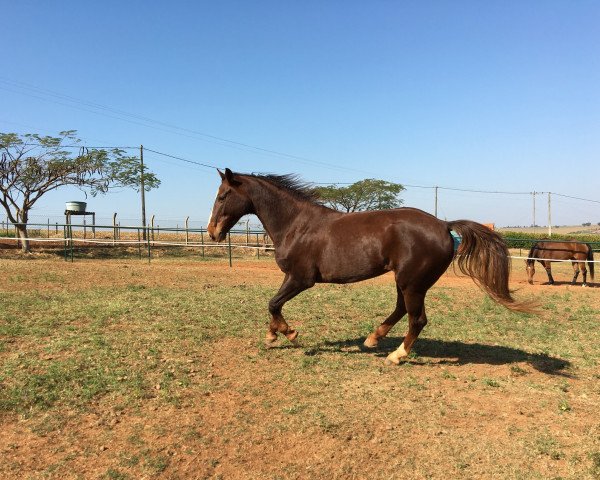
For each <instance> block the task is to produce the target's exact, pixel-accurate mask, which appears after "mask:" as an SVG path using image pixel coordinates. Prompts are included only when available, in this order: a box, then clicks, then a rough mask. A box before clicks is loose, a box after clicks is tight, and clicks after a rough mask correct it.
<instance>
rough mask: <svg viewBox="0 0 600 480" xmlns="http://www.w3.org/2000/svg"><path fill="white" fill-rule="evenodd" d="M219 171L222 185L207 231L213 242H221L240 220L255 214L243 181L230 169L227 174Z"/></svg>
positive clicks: (226, 171)
mask: <svg viewBox="0 0 600 480" xmlns="http://www.w3.org/2000/svg"><path fill="white" fill-rule="evenodd" d="M217 171H218V172H219V175H221V185H220V186H219V190H217V197H216V198H215V203H214V205H213V208H212V213H211V215H210V219H209V221H208V227H207V231H208V235H209V236H210V238H211V239H212V240H216V241H217V242H221V241H223V240H224V239H225V235H227V232H229V230H231V228H232V227H233V226H234V225H235V224H236V223H237V222H238V220H239V219H240V218H242V217H243V216H244V215H246V214H248V213H253V211H254V209H253V206H252V202H251V201H250V198H248V196H247V195H246V192H245V189H244V185H243V181H242V180H241V179H239V178H236V175H235V174H234V173H233V172H232V171H231V170H229V169H228V168H226V169H225V173H223V172H221V171H220V170H217Z"/></svg>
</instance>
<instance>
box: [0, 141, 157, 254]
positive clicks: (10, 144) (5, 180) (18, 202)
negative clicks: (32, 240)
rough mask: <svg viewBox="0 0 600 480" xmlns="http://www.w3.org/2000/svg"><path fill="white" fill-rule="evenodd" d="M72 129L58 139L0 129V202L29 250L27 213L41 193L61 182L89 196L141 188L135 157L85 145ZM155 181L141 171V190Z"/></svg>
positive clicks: (150, 173)
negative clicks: (142, 178)
mask: <svg viewBox="0 0 600 480" xmlns="http://www.w3.org/2000/svg"><path fill="white" fill-rule="evenodd" d="M76 133H77V132H76V131H75V130H67V131H64V132H60V133H59V136H58V137H50V136H41V135H38V134H36V133H28V134H24V135H18V134H16V133H0V153H1V157H0V205H2V206H3V207H4V210H6V215H7V217H8V220H9V221H10V222H12V223H13V225H14V226H15V228H16V230H17V234H18V236H19V238H20V239H21V242H22V248H23V251H24V252H28V251H29V248H30V247H29V241H28V240H27V221H28V219H29V212H30V210H31V209H32V208H33V206H34V204H35V202H37V201H38V200H39V199H40V198H41V197H42V196H43V195H44V194H45V193H48V192H50V191H52V190H55V189H57V188H59V187H62V186H66V185H74V186H77V187H79V188H81V189H82V190H84V191H85V190H89V192H90V194H91V195H92V196H96V195H97V194H98V193H106V192H108V191H109V189H110V188H111V187H132V188H135V189H137V190H138V191H139V189H140V175H139V172H140V161H139V159H138V158H136V157H131V156H126V155H125V151H124V150H121V149H116V148H115V149H87V148H85V147H82V146H81V145H80V143H81V140H79V139H78V138H77V136H76ZM159 185H160V180H159V179H158V178H157V177H156V176H155V175H154V174H153V173H152V172H150V171H147V170H146V171H145V172H144V190H150V189H152V188H157V187H158V186H159Z"/></svg>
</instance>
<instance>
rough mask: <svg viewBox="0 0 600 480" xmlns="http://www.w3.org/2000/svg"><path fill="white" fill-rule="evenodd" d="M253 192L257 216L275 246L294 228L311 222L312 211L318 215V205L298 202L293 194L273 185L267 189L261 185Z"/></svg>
mask: <svg viewBox="0 0 600 480" xmlns="http://www.w3.org/2000/svg"><path fill="white" fill-rule="evenodd" d="M253 190H254V191H253V195H252V203H253V205H254V210H255V214H256V216H257V217H258V218H259V220H260V221H261V223H262V224H263V226H264V227H265V230H266V231H267V233H268V234H269V237H271V239H272V240H273V244H274V245H275V246H278V245H279V244H280V243H281V242H282V241H283V238H284V237H285V235H286V233H287V232H288V231H289V229H290V228H292V226H294V225H296V224H297V223H298V222H301V221H309V220H310V218H311V215H310V213H311V210H313V209H314V210H315V215H317V214H318V213H317V210H318V209H319V206H318V205H314V204H312V203H310V202H303V201H302V200H298V199H296V198H294V196H293V195H292V194H290V193H287V192H285V191H281V190H279V189H277V188H276V187H273V186H271V185H269V186H267V187H266V188H263V186H262V185H261V186H259V188H255V189H253ZM301 214H302V215H301ZM307 214H308V215H307Z"/></svg>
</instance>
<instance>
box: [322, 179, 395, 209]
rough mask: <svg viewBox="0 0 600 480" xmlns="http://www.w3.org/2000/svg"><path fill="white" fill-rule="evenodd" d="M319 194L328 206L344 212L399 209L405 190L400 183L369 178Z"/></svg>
mask: <svg viewBox="0 0 600 480" xmlns="http://www.w3.org/2000/svg"><path fill="white" fill-rule="evenodd" d="M316 190H317V192H318V194H319V196H320V197H321V200H322V201H323V203H325V204H326V205H328V206H330V207H331V208H334V209H336V210H340V211H344V212H356V211H360V210H386V209H390V208H398V207H399V206H401V205H402V203H403V201H402V199H401V198H399V197H398V195H399V194H400V193H401V192H402V191H404V190H405V188H404V187H403V186H402V185H400V184H399V183H391V182H386V181H385V180H376V179H374V178H367V179H365V180H360V181H358V182H356V183H353V184H351V185H348V186H343V187H340V186H336V185H328V186H325V187H318V188H317V189H316Z"/></svg>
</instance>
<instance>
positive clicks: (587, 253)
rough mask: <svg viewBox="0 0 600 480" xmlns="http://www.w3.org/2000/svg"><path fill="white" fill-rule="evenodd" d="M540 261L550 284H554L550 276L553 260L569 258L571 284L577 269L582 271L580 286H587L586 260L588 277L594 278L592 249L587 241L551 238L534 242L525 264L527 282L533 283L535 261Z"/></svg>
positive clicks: (577, 272) (575, 279) (574, 281)
mask: <svg viewBox="0 0 600 480" xmlns="http://www.w3.org/2000/svg"><path fill="white" fill-rule="evenodd" d="M536 260H537V261H538V262H540V263H541V264H542V265H543V267H544V268H545V269H546V273H547V274H548V282H549V283H550V285H554V278H553V277H552V267H551V265H550V263H551V262H553V261H555V260H571V263H572V265H573V273H574V275H573V280H572V281H571V285H575V283H576V282H577V277H578V276H579V270H581V271H582V272H583V284H582V286H584V287H587V270H586V268H585V261H586V260H587V262H588V265H589V267H590V277H591V278H592V280H593V279H594V251H593V250H592V246H591V245H590V244H589V243H581V242H554V241H551V240H542V241H539V242H535V243H534V244H533V246H532V247H531V250H529V255H527V260H525V265H526V267H525V268H526V269H527V277H528V282H529V283H530V284H531V285H533V275H534V273H535V262H536Z"/></svg>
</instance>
